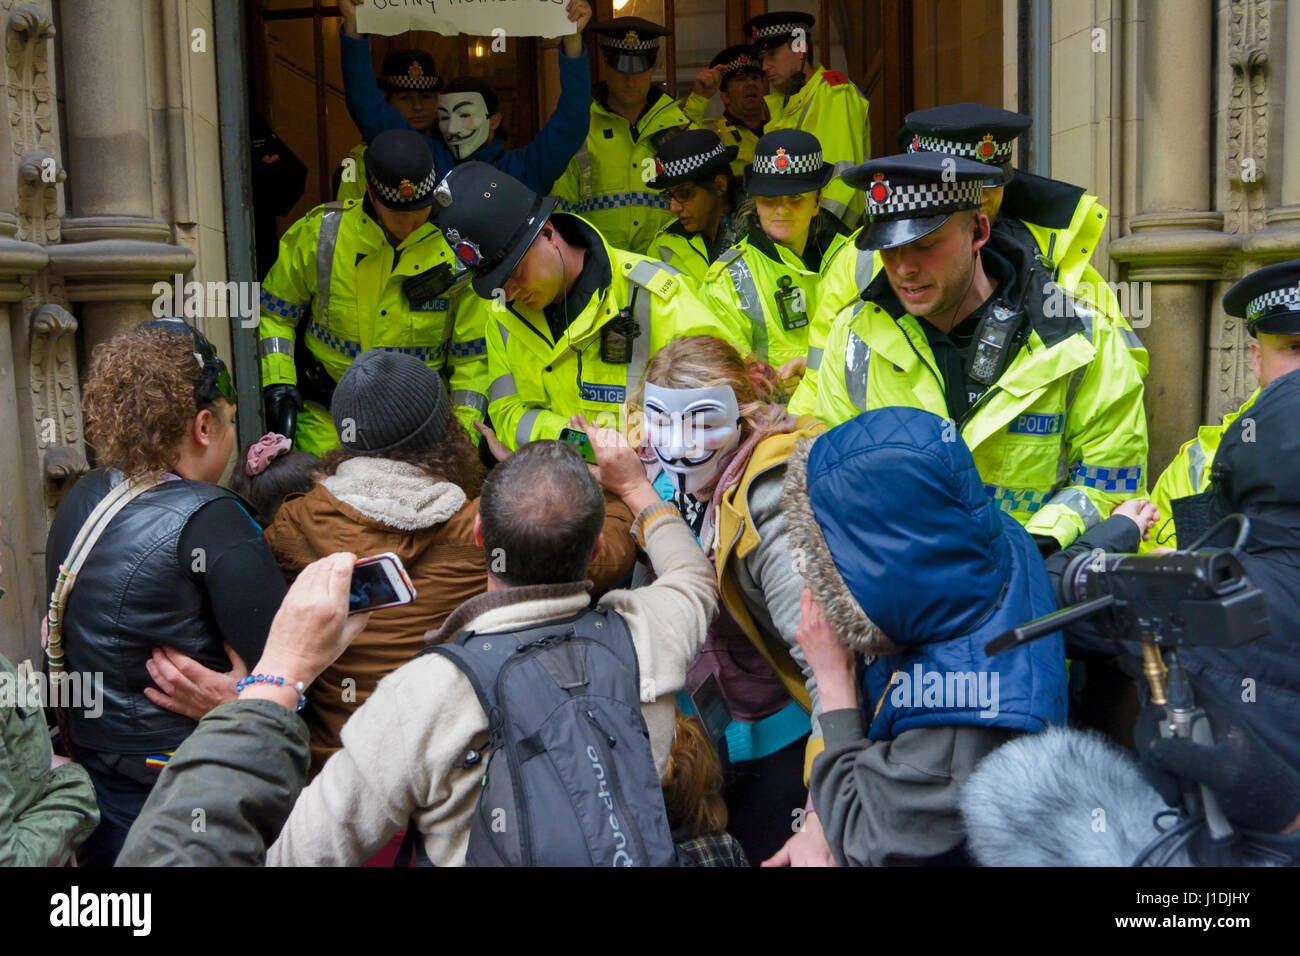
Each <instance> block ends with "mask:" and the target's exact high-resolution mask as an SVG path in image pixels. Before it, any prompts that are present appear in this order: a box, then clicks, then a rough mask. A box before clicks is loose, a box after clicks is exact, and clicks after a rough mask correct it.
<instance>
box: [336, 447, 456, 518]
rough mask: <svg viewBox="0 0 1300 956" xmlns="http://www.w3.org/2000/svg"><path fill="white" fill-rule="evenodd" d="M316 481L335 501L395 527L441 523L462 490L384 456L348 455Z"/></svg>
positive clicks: (451, 513)
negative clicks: (325, 475)
mask: <svg viewBox="0 0 1300 956" xmlns="http://www.w3.org/2000/svg"><path fill="white" fill-rule="evenodd" d="M321 484H322V485H324V486H325V488H326V489H327V490H328V491H329V493H330V494H332V495H333V496H334V497H335V498H337V499H338V500H339V501H342V502H343V503H344V504H346V505H350V506H351V507H353V508H355V509H357V511H359V512H361V514H363V515H365V516H366V517H367V518H370V519H372V520H374V521H378V522H381V523H382V524H385V525H387V526H388V527H390V528H396V529H398V530H399V531H419V530H421V529H424V528H432V527H433V526H434V525H437V524H442V523H443V522H445V521H446V520H447V519H448V518H450V517H451V516H452V515H454V514H455V513H456V512H457V511H459V510H460V509H461V508H462V507H464V505H465V500H466V499H465V492H464V491H462V490H461V489H460V488H459V487H458V486H456V485H453V484H451V483H450V482H446V481H434V480H433V479H431V478H430V477H429V476H428V474H427V473H425V472H424V471H423V470H422V469H420V468H418V467H416V466H415V465H411V464H408V463H406V462H403V461H393V460H392V459H390V458H370V457H361V458H349V459H347V460H346V461H344V462H343V463H342V464H340V465H339V467H338V470H337V471H336V472H335V473H334V474H332V475H330V476H329V477H328V478H325V479H324V480H323V481H321Z"/></svg>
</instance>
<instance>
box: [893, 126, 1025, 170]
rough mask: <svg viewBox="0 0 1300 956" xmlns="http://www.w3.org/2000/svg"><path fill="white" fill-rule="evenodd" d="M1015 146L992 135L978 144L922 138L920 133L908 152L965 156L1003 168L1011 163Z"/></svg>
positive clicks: (908, 148) (913, 140) (937, 138)
mask: <svg viewBox="0 0 1300 956" xmlns="http://www.w3.org/2000/svg"><path fill="white" fill-rule="evenodd" d="M1014 145H1015V140H1014V139H1012V140H1005V141H999V140H997V139H994V138H993V134H992V133H987V134H985V138H984V139H982V140H981V141H980V142H978V143H959V142H957V141H956V140H951V139H941V138H939V137H936V136H922V135H921V134H919V133H918V134H917V135H915V136H913V137H912V142H911V143H910V144H909V145H908V147H907V150H908V152H910V153H915V152H918V151H920V150H927V151H929V152H931V153H946V154H947V155H949V156H964V157H966V158H967V159H973V160H975V161H976V162H977V163H988V164H990V165H994V166H1001V165H1003V164H1005V163H1009V162H1011V150H1012V147H1013V146H1014Z"/></svg>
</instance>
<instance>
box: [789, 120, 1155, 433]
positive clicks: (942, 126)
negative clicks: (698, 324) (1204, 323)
mask: <svg viewBox="0 0 1300 956" xmlns="http://www.w3.org/2000/svg"><path fill="white" fill-rule="evenodd" d="M1031 122H1032V121H1031V120H1030V118H1029V117H1028V116H1025V115H1024V114H1022V113H1013V112H1011V111H1010V110H1004V109H998V108H997V107H994V106H985V105H983V104H981V103H955V104H952V105H949V106H937V107H934V108H933V109H926V110H917V111H916V112H913V113H909V114H908V115H907V125H906V126H905V127H904V129H903V131H902V132H901V133H900V149H902V148H906V149H907V150H908V151H909V152H917V151H928V152H935V153H942V154H944V155H946V156H960V157H965V158H967V159H972V160H975V161H976V162H981V163H986V164H988V165H991V166H997V167H999V171H998V172H997V173H996V174H994V175H992V176H990V177H989V179H988V180H986V181H985V183H984V199H983V204H982V209H983V212H984V214H985V215H986V216H988V217H989V221H990V222H992V223H993V229H994V231H996V232H1006V233H1007V234H1008V235H1010V236H1012V237H1013V238H1015V239H1016V240H1017V241H1019V242H1021V243H1023V244H1024V245H1025V247H1026V248H1027V249H1029V250H1030V252H1032V253H1034V254H1035V255H1040V256H1042V257H1043V262H1044V265H1045V267H1047V268H1050V270H1051V271H1053V272H1054V278H1055V280H1056V282H1057V283H1059V284H1060V286H1061V287H1062V288H1063V289H1065V290H1066V291H1068V292H1073V293H1077V294H1079V295H1082V296H1083V297H1085V298H1087V299H1089V300H1090V301H1092V302H1093V303H1094V304H1095V305H1096V306H1097V308H1098V311H1099V312H1100V313H1101V315H1102V316H1103V317H1104V318H1106V319H1108V320H1109V321H1110V322H1112V323H1114V324H1115V325H1116V328H1117V329H1118V331H1119V334H1120V336H1121V337H1122V338H1123V339H1124V342H1125V344H1126V345H1127V346H1128V348H1129V351H1130V352H1131V353H1132V355H1133V358H1134V360H1135V361H1136V362H1137V363H1138V367H1139V368H1140V369H1141V371H1142V375H1143V377H1144V378H1145V377H1146V373H1147V368H1148V365H1149V359H1148V356H1147V350H1146V346H1144V345H1143V344H1142V341H1141V339H1139V338H1138V336H1137V334H1136V333H1135V332H1134V331H1133V329H1132V328H1131V327H1130V325H1129V323H1128V321H1127V320H1126V319H1125V318H1124V314H1123V311H1122V310H1121V308H1120V304H1119V301H1118V300H1117V298H1116V296H1115V294H1114V292H1112V291H1111V288H1110V286H1109V285H1108V284H1107V283H1106V282H1105V280H1103V279H1102V277H1101V274H1100V273H1098V272H1097V270H1096V269H1094V268H1093V266H1092V264H1091V261H1090V259H1091V255H1092V251H1093V250H1094V249H1096V248H1097V243H1098V241H1100V238H1101V233H1102V229H1103V227H1104V226H1105V224H1106V215H1107V213H1106V209H1105V207H1104V206H1102V205H1101V204H1100V203H1099V202H1097V197H1096V196H1090V195H1088V194H1087V193H1085V192H1084V190H1083V188H1082V187H1079V186H1072V185H1070V184H1069V183H1064V182H1060V181H1058V180H1055V179H1044V178H1043V177H1041V176H1034V175H1032V174H1030V173H1026V172H1022V171H1019V170H1015V169H1013V168H1012V166H1011V155H1012V148H1013V147H1014V145H1015V141H1016V139H1017V138H1018V137H1019V136H1020V135H1021V134H1022V133H1023V132H1025V131H1026V130H1027V129H1029V126H1030V124H1031ZM904 142H905V143H906V146H903V145H901V144H903V143H904ZM1049 264H1050V265H1049ZM879 270H880V256H879V254H878V253H877V252H875V251H874V250H872V249H864V248H862V247H860V246H859V247H858V249H857V251H856V254H852V255H845V256H841V257H838V258H837V259H836V261H835V263H834V265H833V268H832V269H831V271H830V272H829V273H828V274H827V276H826V277H825V279H824V281H823V283H822V298H821V305H820V307H819V308H818V310H817V312H816V313H815V314H814V315H813V318H812V325H811V328H810V330H809V333H808V343H809V355H808V371H807V373H806V374H805V376H804V384H803V385H802V386H801V388H800V391H799V392H798V393H796V395H795V396H794V397H793V398H792V399H791V402H790V407H791V410H792V411H794V412H795V413H796V414H802V413H806V412H811V411H812V407H813V402H814V401H815V389H816V383H817V369H818V365H819V364H820V358H821V350H822V347H823V345H824V344H825V341H826V333H827V332H828V331H829V329H830V323H831V321H832V320H833V319H834V317H835V316H836V315H837V314H838V313H839V310H840V309H842V308H843V307H844V306H845V305H848V304H849V303H851V302H852V301H853V300H854V299H856V298H857V297H858V295H859V294H860V293H861V291H862V290H863V289H865V288H866V286H867V283H868V282H870V281H871V279H872V277H873V276H875V274H876V273H877V272H878V271H879Z"/></svg>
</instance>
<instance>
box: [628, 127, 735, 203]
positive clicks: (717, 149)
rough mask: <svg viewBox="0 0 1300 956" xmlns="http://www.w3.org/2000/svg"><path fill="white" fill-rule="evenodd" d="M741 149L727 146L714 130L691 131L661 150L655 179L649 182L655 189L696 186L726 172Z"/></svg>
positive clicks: (660, 148)
mask: <svg viewBox="0 0 1300 956" xmlns="http://www.w3.org/2000/svg"><path fill="white" fill-rule="evenodd" d="M739 151H740V150H739V148H738V147H736V146H723V145H722V138H721V137H720V136H718V134H717V133H715V132H714V131H713V130H711V129H688V130H683V131H682V132H680V133H678V134H677V135H676V136H674V137H673V138H672V139H670V140H668V142H666V143H664V144H663V145H662V146H661V147H659V152H658V154H657V155H656V156H655V178H654V179H652V180H650V181H649V182H648V183H646V185H647V186H649V187H650V188H651V189H667V188H668V187H669V186H676V185H677V184H678V183H693V182H698V181H700V180H703V179H709V178H710V177H712V176H713V175H714V174H715V173H724V172H726V171H727V170H728V169H729V168H730V167H731V161H732V160H733V159H735V158H736V153H738V152H739Z"/></svg>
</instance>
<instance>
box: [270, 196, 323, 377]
mask: <svg viewBox="0 0 1300 956" xmlns="http://www.w3.org/2000/svg"><path fill="white" fill-rule="evenodd" d="M320 222H321V217H320V215H319V214H318V213H309V214H308V215H306V216H304V217H303V218H301V219H299V220H298V221H297V222H295V223H294V224H293V225H292V226H290V227H289V231H288V232H286V233H285V234H284V236H283V238H281V239H280V255H279V257H278V258H277V259H276V260H275V264H274V265H273V266H271V271H269V272H268V273H267V274H266V278H265V279H264V280H263V281H262V315H261V322H260V323H259V324H258V339H259V346H260V349H261V368H262V387H263V388H265V387H266V386H267V385H280V384H289V385H294V384H297V381H298V374H297V372H296V371H295V370H294V365H293V348H294V333H295V331H296V330H297V327H298V323H299V322H301V321H302V320H303V318H304V317H305V316H306V314H307V311H308V309H309V308H310V306H311V302H312V298H313V296H314V293H315V289H316V237H317V235H318V233H319V230H320Z"/></svg>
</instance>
